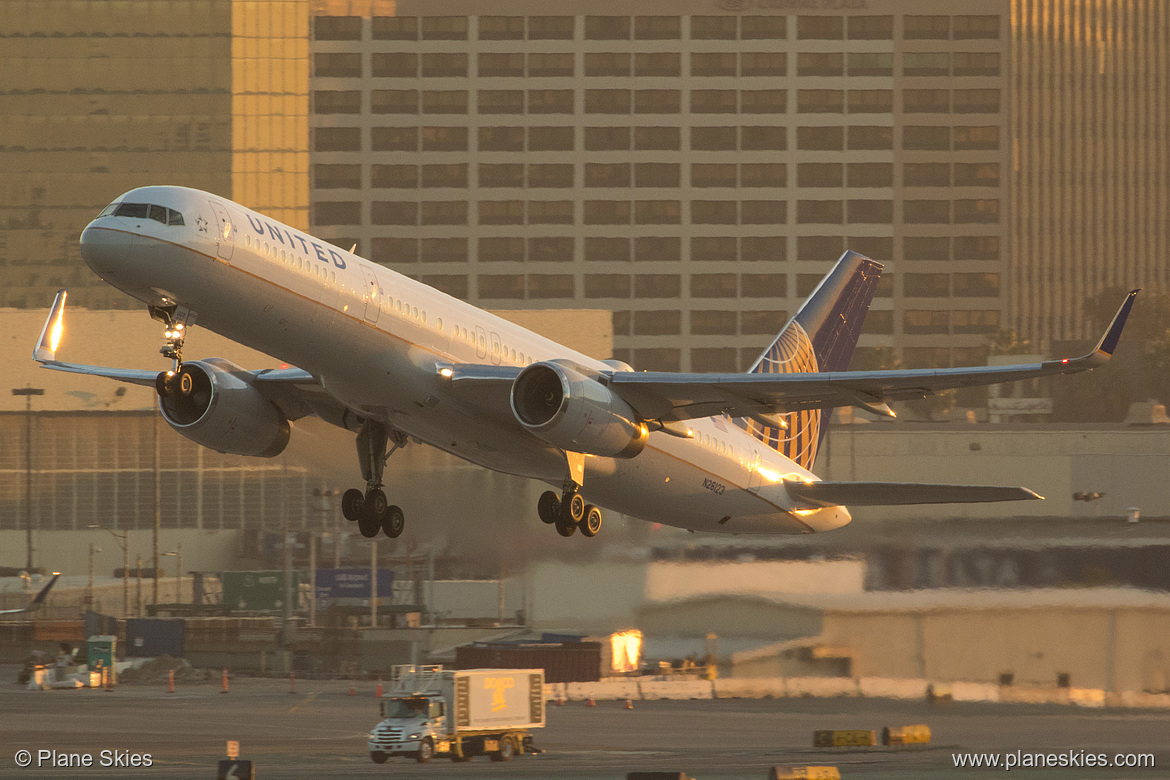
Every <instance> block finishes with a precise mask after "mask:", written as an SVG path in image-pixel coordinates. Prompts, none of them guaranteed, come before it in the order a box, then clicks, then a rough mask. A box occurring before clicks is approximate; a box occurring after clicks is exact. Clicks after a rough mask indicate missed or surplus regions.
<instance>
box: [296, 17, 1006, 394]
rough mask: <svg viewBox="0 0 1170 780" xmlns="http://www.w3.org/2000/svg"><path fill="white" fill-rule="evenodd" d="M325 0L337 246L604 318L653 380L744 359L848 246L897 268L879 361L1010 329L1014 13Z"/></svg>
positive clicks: (328, 171)
mask: <svg viewBox="0 0 1170 780" xmlns="http://www.w3.org/2000/svg"><path fill="white" fill-rule="evenodd" d="M827 5H833V6H842V5H846V6H849V9H848V10H844V11H842V10H830V9H828V8H827V7H826V6H827ZM314 8H315V11H314V13H315V17H314V22H313V40H312V42H311V44H310V45H311V51H312V57H313V62H312V64H313V75H312V82H311V90H312V103H313V109H312V116H311V120H310V121H311V124H312V152H311V157H312V229H313V231H314V232H316V233H318V234H319V235H322V236H323V237H326V238H329V239H330V240H333V241H334V242H335V243H338V244H342V245H344V246H346V247H348V246H349V245H350V244H354V243H355V244H357V245H358V248H359V251H360V252H362V253H364V254H365V255H366V256H368V257H371V258H372V259H374V260H375V261H378V262H381V263H385V264H387V265H389V266H391V267H393V268H395V269H397V270H400V271H402V272H404V273H407V274H409V275H412V276H415V277H418V278H420V279H422V280H423V281H425V282H427V283H429V284H432V285H435V286H437V287H439V288H441V289H444V290H446V291H448V292H450V293H451V294H453V295H456V296H458V297H461V298H464V299H466V300H469V301H472V302H474V303H476V304H479V305H484V306H488V307H506V308H524V307H531V308H556V307H565V308H570V307H589V308H607V309H611V310H612V311H614V325H615V347H616V353H617V354H616V356H617V357H619V358H622V359H626V360H628V361H629V362H631V363H632V364H633V365H634V366H635V367H636V368H640V369H666V370H670V369H682V370H688V369H689V370H696V371H714V370H738V369H742V368H744V367H745V366H746V365H747V364H748V363H749V362H750V361H751V360H752V359H754V358H755V357H756V355H757V354H758V353H759V351H760V350H761V349H762V347H763V346H764V345H766V344H767V343H768V342H769V341H770V340H771V338H772V337H773V336H774V334H775V333H776V332H777V331H779V329H780V327H781V326H782V325H783V323H784V321H785V319H786V318H787V316H788V315H789V314H790V313H791V312H792V311H793V310H794V307H795V306H796V305H798V303H799V301H800V300H801V299H803V298H804V297H805V296H806V295H807V294H808V293H809V292H810V291H811V290H812V288H813V287H814V285H815V284H816V283H817V282H818V281H819V279H820V278H821V276H822V275H823V274H824V273H825V271H826V270H827V269H828V268H829V267H830V266H831V264H832V263H833V261H834V260H836V258H837V257H838V256H839V255H840V253H841V252H842V251H843V250H844V249H845V248H846V247H851V248H854V249H856V250H858V251H861V252H864V253H866V254H869V255H870V256H872V257H874V258H875V259H877V260H879V261H882V262H884V263H886V270H887V272H886V275H885V282H884V283H883V285H882V287H881V288H880V290H879V297H878V298H877V300H876V301H875V305H874V310H873V311H871V313H870V315H869V318H868V320H867V323H866V332H865V335H863V337H862V347H863V348H872V347H876V346H879V345H894V346H897V347H898V348H899V349H900V350H901V351H902V353H903V356H904V358H905V359H906V362H907V363H909V364H911V365H950V364H952V363H969V362H981V361H982V355H983V352H984V350H985V345H986V341H987V336H988V335H989V334H991V333H993V332H994V331H995V330H996V329H998V328H999V327H1000V326H1001V324H1002V323H1003V321H1004V320H1003V308H1004V303H1005V300H1006V295H1005V285H1004V281H1005V280H1006V277H1007V260H1008V220H1007V218H1006V206H1007V193H1008V184H1007V176H1008V165H1009V163H1010V151H1011V145H1010V140H1009V139H1010V135H1009V129H1010V123H1009V114H1008V103H1009V96H1008V94H1007V92H1008V87H1009V80H1008V67H1007V65H1008V63H1007V62H1006V60H1007V51H1008V49H1007V47H1008V45H1009V42H1010V32H1009V21H1010V17H1009V13H1008V11H1009V6H1008V0H965V1H963V2H960V1H959V0H939V1H938V2H933V3H931V4H929V6H924V5H923V4H922V3H919V2H912V1H911V0H863V2H852V3H847V4H841V3H835V4H821V3H807V2H766V3H765V2H755V1H754V0H722V1H721V2H714V0H680V1H679V2H670V3H666V2H647V3H639V4H637V5H636V6H635V7H634V8H635V10H634V11H631V6H630V5H629V4H627V3H618V2H613V1H612V0H594V1H592V2H583V1H582V0H566V2H562V3H557V4H555V5H549V4H547V3H536V2H529V1H527V0H496V2H491V3H488V2H484V1H483V0H450V2H444V3H441V4H437V3H433V2H431V3H424V2H420V1H419V0H399V2H397V3H396V4H393V5H391V4H389V3H377V2H373V3H371V2H365V3H346V2H320V3H318V4H316V5H315V6H314Z"/></svg>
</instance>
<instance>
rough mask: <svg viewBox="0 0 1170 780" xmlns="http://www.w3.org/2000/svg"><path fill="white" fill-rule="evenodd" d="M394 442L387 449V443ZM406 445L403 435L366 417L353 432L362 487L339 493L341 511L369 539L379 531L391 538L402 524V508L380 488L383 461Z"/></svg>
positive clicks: (397, 532) (403, 521)
mask: <svg viewBox="0 0 1170 780" xmlns="http://www.w3.org/2000/svg"><path fill="white" fill-rule="evenodd" d="M391 440H393V442H394V446H393V447H392V448H390V450H389V451H387V449H386V447H387V444H388V443H389V442H390V441H391ZM405 445H406V435H405V434H403V433H401V432H400V431H392V430H389V429H387V427H386V426H384V425H382V424H381V423H376V422H373V421H371V420H366V422H365V423H364V424H363V425H362V429H361V431H360V432H359V433H358V436H357V449H358V460H359V461H360V463H361V468H362V478H363V479H365V481H366V491H365V493H363V492H362V491H360V490H358V489H357V488H350V489H349V490H347V491H345V493H344V494H342V496H341V514H343V515H345V519H346V520H350V521H355V522H357V524H358V530H359V531H361V533H362V536H364V537H366V538H367V539H373V538H374V537H375V536H377V535H378V532H379V531H382V532H384V533H385V534H386V535H387V536H389V537H390V538H391V539H397V538H398V537H399V536H401V535H402V531H403V529H404V528H405V527H406V516H405V515H403V514H402V510H401V509H400V508H398V507H397V506H395V505H394V504H391V503H390V502H389V501H388V500H387V499H386V494H385V493H384V492H383V491H382V474H383V472H384V471H385V468H386V461H387V460H388V459H389V458H390V456H391V455H393V454H394V450H397V449H398V448H400V447H403V446H405Z"/></svg>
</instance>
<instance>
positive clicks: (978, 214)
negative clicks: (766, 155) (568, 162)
mask: <svg viewBox="0 0 1170 780" xmlns="http://www.w3.org/2000/svg"><path fill="white" fill-rule="evenodd" d="M685 29H686V28H685V26H684V33H685ZM683 37H686V36H685V35H684V36H683ZM692 40H699V39H697V38H693V37H692ZM684 50H685V44H684ZM741 59H742V58H741ZM971 61H972V62H975V63H976V64H974V65H971V66H970V68H971V69H972V70H973V71H978V70H979V69H982V75H994V73H995V70H996V69H997V68H996V66H993V65H987V64H981V63H987V62H990V61H991V60H990V59H989V58H978V57H976V58H973V59H972V60H971ZM741 64H742V63H741ZM964 75H966V74H964ZM971 75H979V73H972V74H971ZM798 83H799V82H798ZM983 94H984V95H987V94H988V93H987V92H986V91H985V92H984V93H983ZM735 97H736V102H737V103H739V102H741V101H742V100H743V97H742V90H736V91H735ZM847 99H848V98H847ZM948 99H954V98H953V93H952V95H948ZM997 99H998V94H997ZM984 103H985V105H986V106H988V108H987V109H986V110H988V111H991V112H992V113H998V110H999V108H998V102H997V104H996V105H995V107H994V109H992V108H990V103H991V101H990V100H987V101H984ZM737 108H738V106H737ZM950 110H951V111H953V110H954V107H953V106H952V107H950ZM737 113H740V114H741V115H742V111H740V112H737ZM742 121H743V120H740V122H739V124H742ZM785 124H787V123H785ZM682 129H684V130H685V126H684V128H682ZM746 129H747V128H742V129H741V132H742V131H743V130H746ZM769 129H772V128H769ZM779 129H780V131H781V132H782V133H783V134H784V135H786V131H787V128H786V127H781V128H779ZM980 129H981V128H970V131H975V132H969V133H968V136H966V137H971V136H975V135H976V132H977V131H978V130H980ZM987 129H988V130H990V131H998V130H999V128H998V126H996V125H991V126H989V127H988V128H987ZM619 130H620V129H619ZM627 132H632V131H629V130H627ZM960 132H961V131H960V130H959V129H958V128H956V130H955V135H956V144H957V143H958V140H957V139H958V136H959V133H960ZM988 136H990V133H988V134H985V136H984V137H988ZM965 142H966V141H965ZM966 143H972V142H966ZM974 143H978V144H982V148H988V149H992V150H994V149H995V148H996V147H997V146H998V144H996V143H995V142H991V143H989V142H987V141H983V140H982V139H981V140H980V141H978V142H974ZM948 145H949V144H948ZM972 145H974V144H972ZM627 148H629V147H627ZM850 148H852V147H850ZM858 148H865V147H858ZM977 148H978V147H977ZM988 181H990V183H987V184H982V185H981V184H978V183H974V182H972V184H968V185H967V186H990V187H999V186H1000V184H999V182H998V181H994V180H991V178H990V177H988ZM578 186H580V184H578ZM664 186H670V185H664ZM765 186H768V185H765ZM777 186H783V185H782V184H777ZM970 203H971V204H973V205H972V206H971V207H969V210H970V211H971V212H972V214H973V215H974V216H972V217H969V219H970V220H971V221H993V220H991V219H988V218H987V217H985V216H983V215H984V214H986V213H988V212H989V211H990V212H991V213H993V214H995V219H998V214H997V212H995V210H994V206H992V207H991V208H990V209H989V208H987V207H984V206H983V205H982V202H979V201H970ZM975 204H978V205H975ZM688 205H689V204H687V203H684V204H683V206H684V208H685V207H686V206H688ZM843 205H844V204H843ZM956 205H957V203H956ZM735 207H736V209H737V210H738V209H741V208H742V204H735ZM631 216H632V215H631ZM582 221H584V220H582ZM994 254H996V253H987V256H988V257H992V256H993V255H994Z"/></svg>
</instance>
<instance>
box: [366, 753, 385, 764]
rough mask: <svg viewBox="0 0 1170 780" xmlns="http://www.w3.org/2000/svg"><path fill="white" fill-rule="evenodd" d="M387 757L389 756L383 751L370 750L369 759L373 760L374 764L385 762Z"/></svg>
mask: <svg viewBox="0 0 1170 780" xmlns="http://www.w3.org/2000/svg"><path fill="white" fill-rule="evenodd" d="M388 758H390V756H388V755H386V754H385V753H383V752H382V751H380V750H371V751H370V760H371V761H373V762H374V763H375V764H385V763H386V759H388Z"/></svg>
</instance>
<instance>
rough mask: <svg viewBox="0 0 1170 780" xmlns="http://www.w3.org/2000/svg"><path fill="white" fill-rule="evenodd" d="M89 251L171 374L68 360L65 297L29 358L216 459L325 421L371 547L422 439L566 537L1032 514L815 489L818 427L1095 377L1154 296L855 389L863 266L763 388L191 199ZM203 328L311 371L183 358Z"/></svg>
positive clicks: (805, 328)
mask: <svg viewBox="0 0 1170 780" xmlns="http://www.w3.org/2000/svg"><path fill="white" fill-rule="evenodd" d="M81 254H82V257H83V258H84V259H85V262H86V263H87V264H88V265H89V267H90V268H91V269H92V270H93V271H94V272H95V273H97V274H98V275H99V276H100V277H101V278H102V279H103V280H105V281H106V282H108V283H109V284H112V285H113V286H115V287H117V288H118V289H120V290H123V291H124V292H126V293H128V294H130V295H131V296H133V297H135V298H137V299H139V300H140V301H142V302H144V303H145V304H146V306H147V309H148V311H149V313H150V316H151V317H153V318H154V319H156V320H158V321H159V322H161V323H162V325H163V337H164V344H163V347H162V348H161V349H160V352H161V353H162V355H163V356H164V357H165V358H169V359H170V361H171V365H170V368H169V369H167V370H162V371H149V370H141V369H129V368H110V367H103V366H90V365H81V364H76V363H68V362H62V361H59V360H57V356H56V353H57V349H58V346H59V345H60V342H61V339H62V333H63V328H64V310H65V301H66V294H67V293H66V291H65V290H61V291H60V292H58V294H57V297H56V299H55V300H54V302H53V305H52V307H51V309H50V311H49V315H48V318H47V320H46V321H45V327H44V329H43V331H42V333H41V337H40V339H39V341H38V343H37V345H36V348H35V350H34V353H33V358H34V359H35V360H37V361H38V362H39V363H41V365H42V366H43V367H45V368H48V369H54V370H59V371H68V372H74V373H82V374H92V375H96V376H102V377H107V378H110V379H115V380H120V381H122V382H130V383H135V384H139V385H145V386H150V387H154V388H155V390H156V391H157V394H158V409H159V412H160V413H161V414H162V416H163V418H164V419H165V420H166V422H167V423H168V424H169V425H170V426H171V427H172V428H174V429H175V430H176V431H178V432H179V433H180V434H182V435H183V436H186V437H187V438H189V439H191V440H193V441H195V442H197V443H199V444H201V445H203V446H206V447H209V448H211V449H214V450H217V451H219V452H225V453H233V454H238V455H249V456H259V457H273V456H275V455H277V454H279V453H280V452H281V451H283V450H284V448H285V446H286V445H287V444H288V442H289V438H290V435H291V427H290V426H291V423H292V422H293V421H295V420H298V419H301V418H304V417H307V416H309V415H315V416H317V417H319V418H321V419H322V420H324V421H325V422H327V423H330V424H332V425H335V426H338V427H340V428H344V429H347V430H349V431H351V432H353V433H355V434H356V444H357V451H358V462H359V466H360V471H361V475H362V479H363V480H364V481H365V488H364V490H362V489H358V488H352V489H350V490H347V491H346V492H345V493H344V495H343V496H342V513H343V515H344V516H345V517H346V518H347V519H348V520H350V521H355V522H356V523H357V525H358V528H359V530H360V531H361V533H362V535H363V536H366V537H368V538H372V537H375V536H377V535H378V533H379V531H382V532H384V533H385V534H386V535H387V536H389V537H391V538H394V537H397V536H399V535H400V534H401V533H402V531H403V528H404V525H405V518H404V515H403V512H402V510H401V509H400V508H399V507H398V506H396V505H393V504H391V503H390V502H389V500H388V499H387V497H386V494H385V492H384V491H383V489H382V488H383V475H384V469H385V466H386V463H387V460H388V458H389V457H390V455H392V454H393V453H394V452H396V451H397V450H399V449H402V448H403V447H406V446H408V444H409V443H411V442H423V443H426V444H429V445H431V446H432V447H436V448H438V449H440V450H443V451H446V452H449V453H451V454H452V455H455V456H457V457H459V458H463V459H464V460H467V461H470V462H472V463H476V464H478V465H480V466H484V467H486V468H489V469H494V470H496V471H500V472H505V473H508V474H514V475H519V476H522V477H527V478H531V479H536V480H540V481H543V482H545V483H547V484H549V485H550V486H551V487H553V488H554V490H547V491H545V492H544V493H543V494H542V495H541V496H540V499H539V501H538V504H537V514H538V515H539V517H540V519H541V520H542V521H544V522H545V523H548V524H550V525H553V526H555V528H556V530H557V532H558V533H559V534H560V535H562V536H566V537H568V536H572V535H573V534H574V533H575V532H576V531H577V530H580V531H581V532H582V534H583V535H584V536H587V537H592V536H595V535H596V534H597V533H598V532H599V531H600V530H601V524H602V514H601V510H600V507H605V508H607V509H609V510H612V511H617V512H621V513H623V514H625V515H628V516H631V517H636V518H640V519H642V520H647V521H651V522H657V523H662V524H666V525H671V526H677V527H680V528H684V529H687V530H690V531H705V532H719V533H732V534H749V533H758V534H801V533H813V532H820V531H828V530H832V529H835V528H840V527H841V526H844V525H845V524H847V523H848V522H850V520H851V515H850V514H849V511H848V509H847V508H846V506H845V505H846V504H853V505H880V504H920V503H965V502H984V501H1015V500H1031V499H1038V498H1041V497H1040V496H1038V495H1037V494H1036V493H1034V492H1032V491H1030V490H1028V489H1026V488H1022V487H1002V486H989V485H950V484H942V485H938V484H915V483H878V482H836V481H826V480H822V479H820V478H819V477H817V476H816V475H815V474H814V473H813V472H812V471H811V469H812V467H813V462H814V460H815V458H816V455H817V451H818V449H819V447H820V444H821V441H822V440H823V438H824V435H825V431H826V422H827V421H826V420H825V417H824V415H825V414H826V410H831V409H832V408H834V407H839V406H853V407H857V408H861V409H864V410H866V411H869V412H872V413H875V414H878V415H885V416H893V415H894V412H893V410H891V409H890V407H889V405H888V402H890V401H895V400H902V399H910V398H922V397H925V396H926V395H928V394H931V393H934V392H936V391H938V390H942V389H946V388H956V387H971V386H977V385H988V384H996V383H1000V382H1006V381H1014V380H1021V379H1028V378H1032V377H1038V376H1047V375H1052V374H1068V373H1074V372H1077V371H1083V370H1086V369H1091V368H1093V367H1095V366H1099V365H1101V364H1103V363H1104V362H1105V361H1107V360H1108V359H1109V357H1110V356H1111V355H1112V353H1113V350H1114V348H1115V347H1116V345H1117V341H1118V338H1119V337H1120V335H1121V331H1122V328H1123V326H1124V324H1125V320H1126V317H1127V316H1128V314H1129V311H1130V308H1131V307H1132V305H1133V301H1134V296H1135V295H1136V294H1137V292H1138V291H1137V290H1135V291H1133V292H1131V293H1130V294H1129V295H1127V296H1126V298H1125V300H1124V302H1123V303H1122V305H1121V308H1120V309H1119V310H1118V312H1117V315H1116V316H1115V318H1114V320H1113V322H1112V323H1111V324H1110V326H1109V328H1108V330H1107V331H1106V333H1105V335H1104V336H1103V337H1102V338H1101V340H1100V341H1099V342H1098V344H1097V346H1096V347H1095V348H1094V349H1093V350H1092V351H1091V352H1089V353H1088V354H1086V355H1084V356H1082V357H1078V358H1073V359H1063V360H1048V361H1044V362H1042V363H1032V364H1021V365H1008V366H983V367H972V368H940V369H921V370H896V371H849V370H847V369H848V365H849V361H850V358H851V357H852V354H853V350H854V347H855V345H856V343H857V340H858V337H859V334H860V331H861V325H862V321H863V319H864V317H865V315H866V312H867V311H868V310H869V306H870V302H871V300H872V298H873V294H874V289H875V287H876V285H877V281H878V276H879V274H880V273H881V270H882V266H881V264H879V263H877V262H875V261H874V260H872V259H870V258H867V257H864V256H862V255H859V254H857V253H855V252H852V251H847V252H845V254H844V255H842V256H841V258H840V259H839V260H838V261H837V263H836V265H835V266H834V267H833V268H832V270H831V271H830V272H829V273H828V275H827V276H825V278H824V279H823V280H822V281H821V283H820V284H819V286H818V287H817V288H816V289H815V290H814V291H813V292H812V294H811V295H810V296H809V297H808V299H807V300H806V301H805V302H804V303H803V305H802V306H801V307H800V309H799V311H797V313H796V314H795V316H793V317H792V318H791V320H789V322H788V323H787V324H786V325H785V327H784V329H783V330H782V331H781V332H780V334H779V335H778V336H777V337H776V339H775V341H774V342H773V343H772V344H771V345H770V346H769V347H768V348H767V349H766V350H765V351H764V352H763V354H762V355H760V357H759V359H758V360H757V361H756V362H755V364H754V365H753V366H752V367H751V369H750V370H749V371H748V372H746V373H743V374H728V373H722V374H699V373H669V372H658V371H635V370H634V369H633V368H632V367H630V366H629V365H627V364H625V363H623V362H621V361H618V360H596V359H594V358H591V357H588V356H586V355H584V354H581V353H580V352H576V351H574V350H572V349H569V348H567V347H564V346H562V345H560V344H558V343H556V342H554V341H552V340H550V339H547V338H544V337H542V336H540V335H538V334H536V333H533V332H531V331H529V330H526V329H525V328H522V327H520V326H518V325H515V324H513V323H510V322H508V321H506V320H504V319H501V318H500V317H497V316H495V315H493V314H490V313H488V312H485V311H483V310H481V309H479V308H476V307H475V306H472V305H471V304H468V303H466V302H463V301H460V300H458V299H456V298H453V297H451V296H449V295H446V294H444V293H442V292H440V291H438V290H435V289H434V288H431V287H429V286H427V285H425V284H422V283H421V282H418V281H415V280H412V279H410V278H408V277H406V276H404V275H402V274H399V273H396V272H394V271H393V270H391V269H389V268H386V267H384V266H380V265H377V264H375V263H372V262H370V261H368V260H365V259H363V258H360V257H358V256H357V255H356V254H354V253H353V252H352V251H350V252H347V251H344V250H342V249H340V248H339V247H335V246H332V245H330V244H328V243H326V242H324V241H320V240H318V239H316V238H313V237H312V236H310V235H308V234H306V233H304V232H302V231H300V230H297V229H295V228H292V227H289V226H288V225H284V224H281V223H280V222H277V221H276V220H273V219H271V218H269V217H266V216H264V215H262V214H259V213H257V212H255V211H252V210H250V209H248V208H245V207H244V206H241V205H239V204H237V203H233V202H232V201H230V200H227V199H224V198H221V197H218V196H216V195H214V194H210V193H206V192H201V191H199V190H194V189H189V188H185V187H175V186H151V187H141V188H137V189H133V190H131V191H129V192H127V193H125V194H124V195H122V196H121V197H119V198H117V199H116V200H115V201H113V202H112V203H111V204H110V205H109V206H107V207H106V208H105V209H103V210H102V211H101V213H100V214H98V216H97V217H96V218H95V219H94V220H93V221H92V222H90V223H89V225H88V226H86V228H85V230H84V231H83V232H82V234H81ZM196 317H198V323H199V325H200V326H202V327H205V328H208V329H210V330H212V331H214V332H216V333H219V334H221V335H223V336H225V337H227V338H229V339H232V340H234V341H237V342H239V343H241V344H245V345H247V346H249V347H251V348H253V349H256V350H259V351H261V352H264V353H266V354H268V355H270V356H272V357H274V358H276V359H278V360H280V361H283V362H284V363H286V364H287V365H288V366H295V368H294V367H285V368H261V369H255V370H245V369H243V368H241V367H239V366H236V365H234V364H233V363H231V362H229V361H227V360H224V359H222V358H215V357H209V358H205V359H202V360H184V359H183V355H182V350H183V345H184V341H185V339H186V337H187V335H188V333H189V332H190V330H191V328H192V326H193V325H194V324H195V322H196Z"/></svg>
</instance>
